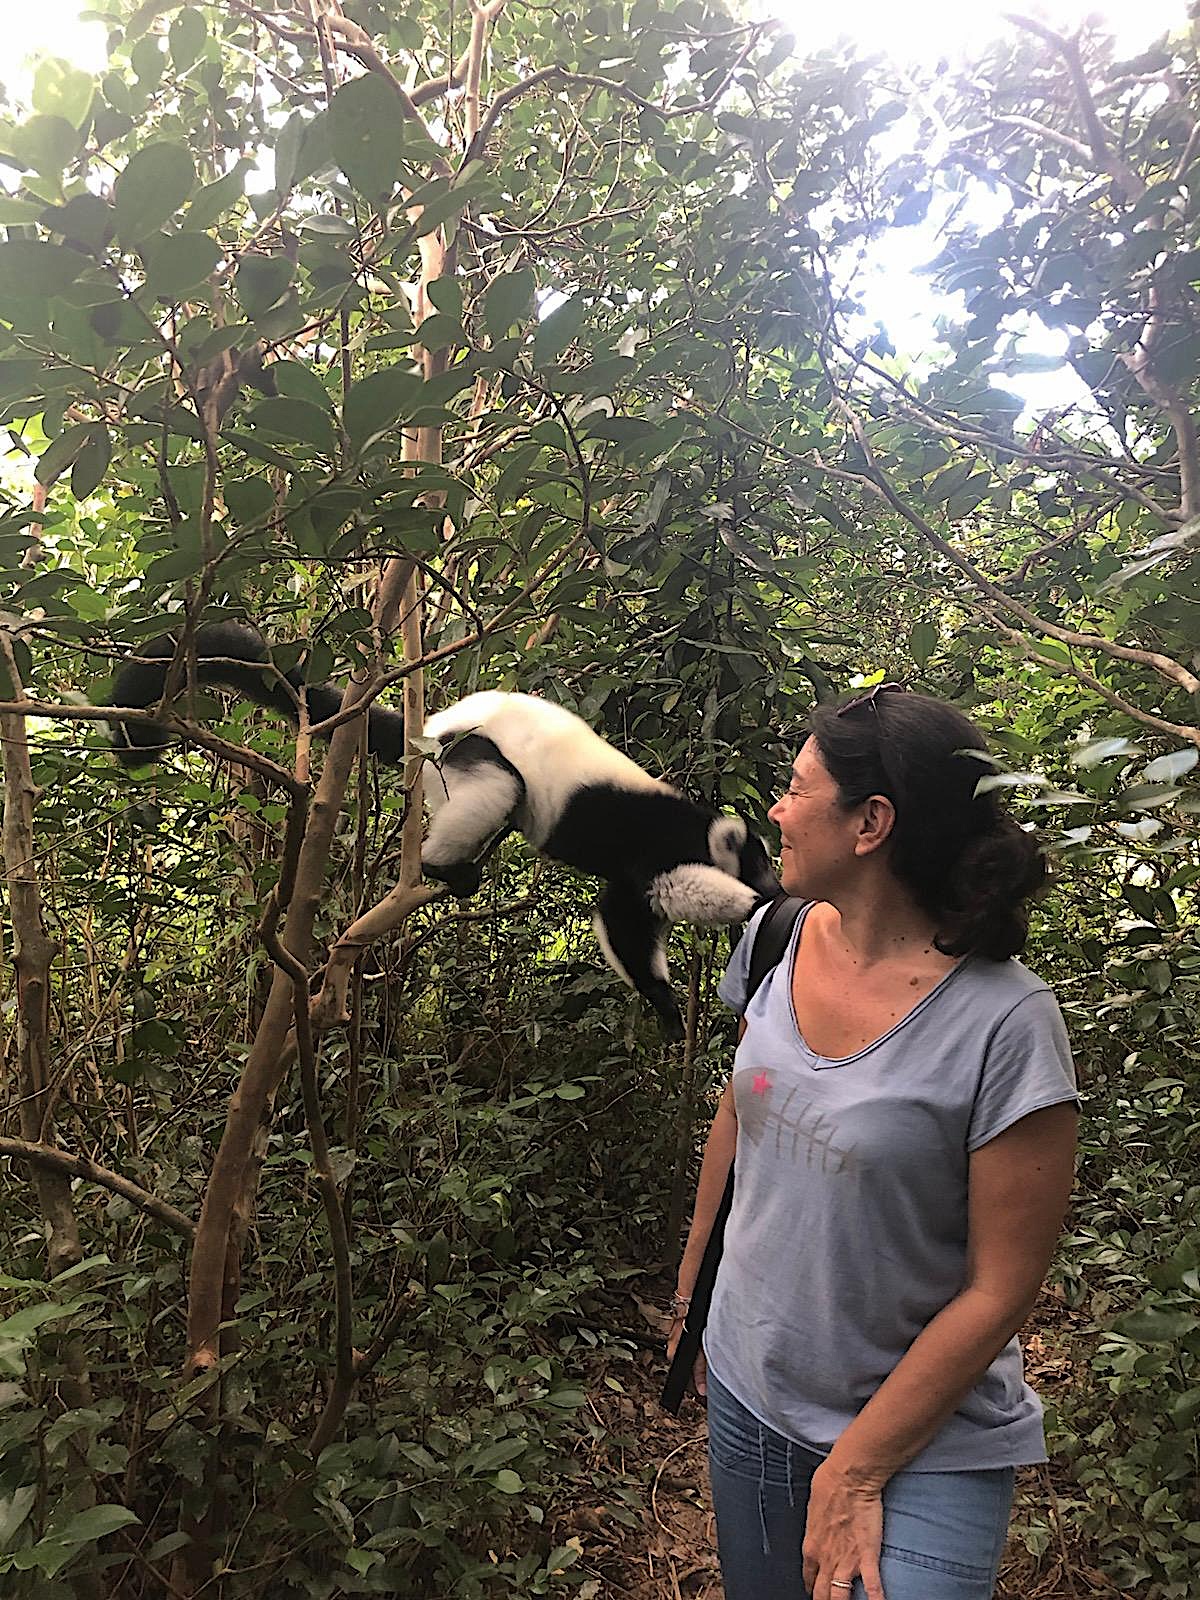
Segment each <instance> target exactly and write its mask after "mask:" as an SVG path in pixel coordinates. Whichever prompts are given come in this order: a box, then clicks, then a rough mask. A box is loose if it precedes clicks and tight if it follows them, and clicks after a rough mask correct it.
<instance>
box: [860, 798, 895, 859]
mask: <svg viewBox="0 0 1200 1600" xmlns="http://www.w3.org/2000/svg"><path fill="white" fill-rule="evenodd" d="M895 825H896V808H895V806H894V805H893V804H892V802H891V801H890V800H889V799H888V797H887V795H885V794H873V795H869V796H868V797H867V799H866V800H864V801H863V805H862V816H861V819H860V821H859V826H858V837H857V839H855V841H854V853H855V855H858V856H869V855H871V854H872V853H873V852H874V851H876V850H878V849H879V848H880V846H881V845H884V844H886V843H887V841H888V840H889V839H890V838H891V835H892V829H893V828H894V827H895Z"/></svg>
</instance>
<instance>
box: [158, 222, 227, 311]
mask: <svg viewBox="0 0 1200 1600" xmlns="http://www.w3.org/2000/svg"><path fill="white" fill-rule="evenodd" d="M143 255H144V256H145V260H146V284H147V287H148V288H149V290H150V292H151V294H153V295H154V297H155V298H156V299H157V300H181V299H182V298H183V297H184V295H185V294H186V293H187V291H188V290H189V289H194V288H195V287H196V285H197V284H200V283H203V282H204V281H205V279H206V278H208V276H209V275H210V273H211V272H212V271H213V269H214V268H215V267H216V265H217V262H218V261H219V260H220V259H221V251H220V249H219V247H218V245H217V243H216V241H215V240H213V239H210V238H209V236H208V234H206V233H169V234H162V235H158V236H156V237H155V238H154V239H152V240H151V241H150V242H149V244H147V245H146V246H145V248H144V250H143Z"/></svg>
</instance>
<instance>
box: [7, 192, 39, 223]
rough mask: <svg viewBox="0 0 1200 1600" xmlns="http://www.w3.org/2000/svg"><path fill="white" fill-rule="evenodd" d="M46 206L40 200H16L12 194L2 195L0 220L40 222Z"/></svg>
mask: <svg viewBox="0 0 1200 1600" xmlns="http://www.w3.org/2000/svg"><path fill="white" fill-rule="evenodd" d="M45 214H46V208H45V206H44V205H42V203H41V201H39V200H14V199H13V198H12V197H11V195H0V222H24V223H30V224H32V223H35V222H40V221H41V219H42V217H44V216H45Z"/></svg>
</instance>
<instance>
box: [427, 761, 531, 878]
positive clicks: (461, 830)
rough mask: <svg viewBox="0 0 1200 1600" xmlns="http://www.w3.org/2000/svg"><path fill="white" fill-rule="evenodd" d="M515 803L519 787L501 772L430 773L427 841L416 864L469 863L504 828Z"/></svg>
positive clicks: (432, 770)
mask: <svg viewBox="0 0 1200 1600" xmlns="http://www.w3.org/2000/svg"><path fill="white" fill-rule="evenodd" d="M520 797H521V789H520V785H519V784H518V782H517V780H516V779H515V778H514V777H513V775H512V773H511V772H505V771H504V769H503V767H497V766H479V767H471V768H468V769H467V770H466V771H463V770H462V769H461V768H447V769H446V771H445V773H444V774H443V773H442V772H440V771H439V770H438V769H437V768H436V767H430V768H429V770H428V773H427V776H426V779H425V803H426V805H427V806H428V808H429V817H430V823H429V835H428V837H427V838H426V840H425V845H424V848H423V849H422V851H421V859H422V861H423V862H425V864H426V866H430V867H440V866H448V865H450V864H452V863H453V862H456V861H471V860H473V859H474V857H475V856H476V855H477V854H478V853H479V851H480V849H482V847H483V846H484V845H485V844H486V843H487V842H488V840H489V839H490V838H491V837H492V836H493V834H496V833H498V832H499V831H500V829H501V828H502V827H503V826H504V824H505V820H506V819H507V818H508V817H510V816H511V815H512V812H513V809H514V807H515V806H516V804H517V802H518V801H519V799H520ZM451 800H453V802H454V803H453V804H452V805H451V804H449V802H450V801H451Z"/></svg>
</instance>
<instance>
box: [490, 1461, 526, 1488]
mask: <svg viewBox="0 0 1200 1600" xmlns="http://www.w3.org/2000/svg"><path fill="white" fill-rule="evenodd" d="M492 1482H493V1483H494V1484H495V1485H496V1487H497V1489H499V1491H500V1493H501V1494H520V1492H521V1490H522V1489H523V1488H524V1487H525V1483H524V1480H523V1479H522V1478H521V1476H520V1474H519V1473H516V1472H513V1470H512V1469H511V1467H505V1468H504V1470H503V1471H502V1472H498V1473H497V1474H496V1476H495V1477H494V1478H493V1479H492Z"/></svg>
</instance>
